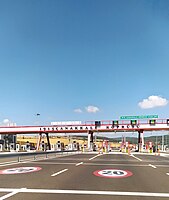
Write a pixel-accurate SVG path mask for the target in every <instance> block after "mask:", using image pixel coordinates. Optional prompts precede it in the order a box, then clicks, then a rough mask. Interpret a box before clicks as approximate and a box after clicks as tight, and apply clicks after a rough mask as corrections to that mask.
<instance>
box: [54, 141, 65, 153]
mask: <svg viewBox="0 0 169 200" xmlns="http://www.w3.org/2000/svg"><path fill="white" fill-rule="evenodd" d="M63 150H64V143H63V142H60V141H58V142H57V143H56V151H63Z"/></svg>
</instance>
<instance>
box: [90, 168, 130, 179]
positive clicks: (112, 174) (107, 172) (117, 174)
mask: <svg viewBox="0 0 169 200" xmlns="http://www.w3.org/2000/svg"><path fill="white" fill-rule="evenodd" d="M93 174H94V175H95V176H100V177H104V178H126V177H129V176H132V175H133V173H132V172H130V171H128V170H121V169H103V170H97V171H95V172H93Z"/></svg>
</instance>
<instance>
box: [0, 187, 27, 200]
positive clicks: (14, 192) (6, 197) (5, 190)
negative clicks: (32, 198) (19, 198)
mask: <svg viewBox="0 0 169 200" xmlns="http://www.w3.org/2000/svg"><path fill="white" fill-rule="evenodd" d="M25 189H26V188H21V189H11V191H10V190H8V189H6V188H1V190H4V192H11V193H9V194H6V195H4V196H2V197H0V200H4V199H8V198H9V197H11V196H14V195H15V194H17V193H19V192H21V191H22V190H25ZM1 190H0V191H1ZM12 190H13V191H12Z"/></svg>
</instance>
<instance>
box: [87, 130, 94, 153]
mask: <svg viewBox="0 0 169 200" xmlns="http://www.w3.org/2000/svg"><path fill="white" fill-rule="evenodd" d="M91 149H93V132H92V131H89V132H88V150H91Z"/></svg>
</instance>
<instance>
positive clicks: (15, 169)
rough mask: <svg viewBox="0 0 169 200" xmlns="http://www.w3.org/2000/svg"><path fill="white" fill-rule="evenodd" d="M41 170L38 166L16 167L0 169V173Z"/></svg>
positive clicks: (22, 172)
mask: <svg viewBox="0 0 169 200" xmlns="http://www.w3.org/2000/svg"><path fill="white" fill-rule="evenodd" d="M39 170H41V168H40V167H17V168H10V169H5V170H0V174H25V173H30V172H36V171H39Z"/></svg>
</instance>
